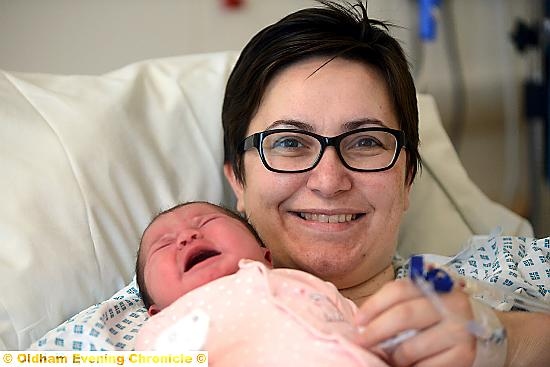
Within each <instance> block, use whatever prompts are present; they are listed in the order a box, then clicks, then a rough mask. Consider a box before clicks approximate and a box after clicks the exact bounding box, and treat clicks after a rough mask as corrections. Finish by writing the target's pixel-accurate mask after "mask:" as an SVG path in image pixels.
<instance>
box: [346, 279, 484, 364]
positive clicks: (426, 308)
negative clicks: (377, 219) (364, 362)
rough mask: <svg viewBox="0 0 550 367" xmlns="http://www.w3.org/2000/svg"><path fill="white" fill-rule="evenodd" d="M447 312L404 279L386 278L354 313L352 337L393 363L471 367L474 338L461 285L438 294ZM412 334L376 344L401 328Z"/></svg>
mask: <svg viewBox="0 0 550 367" xmlns="http://www.w3.org/2000/svg"><path fill="white" fill-rule="evenodd" d="M439 296H440V299H441V301H442V303H443V305H444V307H445V309H446V310H448V311H449V313H448V315H446V316H443V315H442V314H441V312H440V311H438V310H437V309H436V307H435V306H434V305H433V304H432V302H431V301H430V300H429V299H428V298H426V297H425V296H424V295H423V294H422V292H421V291H420V290H419V289H418V288H417V287H416V286H415V285H414V284H413V283H412V281H411V280H409V279H402V280H397V281H394V282H390V283H387V284H386V285H384V286H383V287H382V288H381V289H380V290H379V291H378V292H377V293H375V294H374V295H372V296H371V297H370V298H368V299H367V300H366V301H365V303H363V305H362V306H361V307H360V308H359V311H358V313H357V316H356V322H357V325H358V326H359V327H360V330H361V332H360V335H359V336H358V339H357V340H356V342H357V343H358V344H359V345H361V346H363V347H364V348H367V349H370V350H372V351H373V352H375V353H377V354H379V355H380V356H381V357H382V358H384V359H385V360H386V361H387V362H388V363H390V364H392V365H394V366H410V365H415V366H453V367H461V366H464V367H470V366H472V364H473V362H474V359H475V354H476V339H475V337H474V336H473V335H472V334H471V333H470V332H469V331H468V330H467V329H466V322H467V321H468V320H472V318H473V313H472V309H471V306H470V302H469V299H468V295H467V294H466V293H464V292H462V291H461V290H460V289H453V290H452V291H451V292H449V293H446V294H439ZM407 330H416V331H417V333H416V334H415V335H414V336H412V337H411V338H408V339H406V340H405V341H403V342H402V343H401V344H399V345H397V346H396V347H395V348H391V349H381V348H380V347H379V344H380V343H381V342H384V341H386V340H388V339H390V338H392V337H395V336H396V335H398V334H399V333H401V332H404V331H407Z"/></svg>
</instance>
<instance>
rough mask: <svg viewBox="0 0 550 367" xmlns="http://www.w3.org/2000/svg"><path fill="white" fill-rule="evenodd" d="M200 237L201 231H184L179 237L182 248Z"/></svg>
mask: <svg viewBox="0 0 550 367" xmlns="http://www.w3.org/2000/svg"><path fill="white" fill-rule="evenodd" d="M199 237H200V233H199V232H198V231H196V230H192V231H184V232H182V233H181V234H180V236H179V237H178V245H179V247H180V248H181V247H185V246H186V245H188V244H190V243H191V242H193V241H194V240H196V239H198V238H199Z"/></svg>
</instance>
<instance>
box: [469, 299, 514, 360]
mask: <svg viewBox="0 0 550 367" xmlns="http://www.w3.org/2000/svg"><path fill="white" fill-rule="evenodd" d="M470 305H471V306H472V311H473V313H474V320H475V323H476V324H477V325H481V326H482V328H483V329H484V332H483V333H481V334H478V333H476V338H477V344H476V358H475V360H474V364H473V365H472V367H503V366H504V364H505V363H506V353H507V345H508V343H507V337H506V329H504V327H503V326H502V323H501V322H500V320H499V318H498V317H497V315H496V314H495V311H494V310H493V309H492V308H491V307H489V306H488V305H486V304H484V303H481V302H479V301H477V300H475V299H473V298H471V297H470Z"/></svg>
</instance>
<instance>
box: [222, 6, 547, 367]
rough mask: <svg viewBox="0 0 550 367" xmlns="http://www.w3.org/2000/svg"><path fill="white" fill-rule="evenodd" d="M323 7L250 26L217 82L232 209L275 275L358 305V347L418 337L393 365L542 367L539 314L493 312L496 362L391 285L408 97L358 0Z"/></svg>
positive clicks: (410, 126)
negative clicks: (299, 278) (305, 278)
mask: <svg viewBox="0 0 550 367" xmlns="http://www.w3.org/2000/svg"><path fill="white" fill-rule="evenodd" d="M323 3H324V5H325V6H324V7H322V8H313V9H305V10H302V11H298V12H296V13H293V14H291V15H289V16H287V17H285V18H284V19H282V20H281V21H279V22H277V23H275V24H273V25H271V26H269V27H267V28H265V29H264V30H262V31H260V32H259V33H258V34H257V35H256V36H255V37H254V38H253V39H252V40H251V41H250V42H249V43H248V45H247V46H246V47H245V48H244V50H243V52H242V53H241V56H240V58H239V60H238V61H237V64H236V66H235V68H234V70H233V72H232V74H231V76H230V78H229V81H228V84H227V89H226V94H225V99H224V105H223V112H222V120H223V127H224V142H225V167H224V170H225V174H226V176H227V178H228V180H229V182H230V183H231V186H232V188H233V190H234V191H235V194H236V196H237V209H238V210H239V211H241V212H243V213H245V215H246V216H247V218H248V220H249V221H250V223H251V224H252V225H253V226H254V227H255V228H256V229H257V231H258V232H259V234H260V236H261V237H262V238H263V240H264V242H265V243H266V245H267V246H268V247H269V248H270V250H271V252H272V256H273V261H274V265H275V266H279V267H291V268H296V269H301V270H305V271H308V272H310V273H312V274H314V275H316V276H319V277H321V278H323V279H325V280H328V281H331V282H333V283H334V284H335V285H336V286H337V287H338V289H339V290H340V291H341V293H342V294H343V295H345V296H347V297H348V298H350V299H352V300H353V301H354V302H356V304H357V305H359V306H361V313H360V316H359V317H358V319H357V322H358V324H359V325H362V326H364V333H363V336H362V338H361V339H360V340H359V341H358V342H359V343H361V344H362V345H363V346H364V347H366V348H371V347H373V346H375V345H378V344H379V343H380V342H382V341H384V340H387V339H388V338H390V337H392V336H395V335H397V334H399V333H400V332H403V331H406V330H409V329H415V330H421V331H422V332H420V333H418V334H416V335H415V336H413V337H412V338H409V339H407V340H405V341H404V342H403V343H401V344H400V345H398V346H397V347H396V348H395V349H393V350H390V351H387V353H388V354H387V355H386V356H385V357H386V358H387V359H388V360H389V361H390V362H391V363H392V364H394V365H398V366H408V365H412V364H414V365H425V366H432V365H433V366H441V365H445V364H447V365H452V366H472V365H475V366H482V365H491V366H498V365H507V366H511V365H514V366H515V365H519V363H520V362H521V364H523V363H526V365H535V364H538V365H550V354H549V352H548V351H547V350H545V349H544V347H543V342H541V340H544V338H546V340H548V337H550V331H549V330H550V318H549V317H548V316H547V315H542V314H535V313H533V314H527V313H507V314H504V313H499V314H498V318H499V319H500V321H501V322H502V324H503V325H504V326H505V328H506V329H507V331H508V335H509V338H508V346H507V351H508V352H507V353H506V344H499V345H497V344H491V343H488V342H480V341H477V342H476V338H475V337H474V336H473V335H472V334H471V333H469V332H468V331H467V330H466V328H465V327H464V324H460V325H459V326H458V327H457V324H453V323H442V322H440V321H441V315H440V313H438V312H437V311H436V310H435V309H434V306H433V305H432V303H430V301H429V300H428V299H426V298H425V297H424V296H423V295H422V293H421V292H420V291H419V290H418V289H417V288H416V287H415V286H414V285H413V284H412V283H410V282H393V281H392V280H394V278H395V274H394V268H393V265H392V258H393V256H394V253H395V250H396V246H397V235H398V230H399V226H400V224H401V220H402V217H403V214H404V212H405V211H406V210H407V207H408V198H409V193H410V188H411V185H412V182H413V180H414V177H415V174H416V172H417V169H418V167H419V166H420V162H421V161H420V156H419V153H418V114H417V106H416V91H415V87H414V83H413V79H412V77H411V75H410V72H409V69H408V64H407V61H406V58H405V56H404V54H403V51H402V49H401V47H400V46H399V44H398V42H397V41H396V40H395V39H394V38H392V37H391V36H390V35H389V34H388V33H387V28H386V25H385V24H384V23H382V22H378V21H375V20H369V19H368V17H367V14H366V8H365V7H364V6H363V5H361V4H357V5H355V6H351V5H350V6H340V5H338V4H335V3H330V2H324V1H323ZM442 299H443V301H444V303H445V305H446V307H447V308H448V309H449V310H451V312H452V313H453V314H455V315H457V317H458V318H460V319H461V320H471V319H472V318H474V310H473V309H472V306H471V303H470V302H469V299H468V297H467V295H466V294H465V293H463V292H462V291H460V290H456V289H455V290H453V291H452V292H450V293H449V294H446V295H444V296H442ZM492 316H494V315H493V314H492V313H491V315H489V316H487V317H492ZM497 323H498V320H497ZM541 323H544V324H545V325H548V326H545V327H540V325H541ZM525 324H528V325H529V324H530V325H533V326H535V325H539V326H538V327H533V328H528V327H524V325H525ZM537 343H538V344H537ZM476 352H477V355H476ZM486 352H488V353H490V352H494V353H493V354H494V355H493V356H492V357H491V356H488V355H486V354H484V353H486ZM491 358H493V359H491Z"/></svg>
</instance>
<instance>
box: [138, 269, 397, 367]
mask: <svg viewBox="0 0 550 367" xmlns="http://www.w3.org/2000/svg"><path fill="white" fill-rule="evenodd" d="M239 267H240V270H239V271H238V272H237V273H235V274H232V275H230V276H226V277H223V278H220V279H217V280H215V281H213V282H211V283H209V284H207V285H205V286H203V287H200V288H197V289H195V290H193V291H191V292H189V293H188V294H186V295H185V296H183V297H181V298H180V299H178V300H177V301H176V302H174V303H173V304H172V305H170V306H169V307H167V308H165V309H164V310H162V311H161V312H160V313H158V314H156V315H154V316H153V317H151V318H150V319H149V320H148V321H147V322H146V323H145V324H144V326H143V327H142V329H141V330H140V332H139V333H138V337H137V340H136V350H164V351H166V349H167V348H168V349H171V350H172V351H173V352H182V351H183V350H185V349H190V346H191V347H192V348H193V349H202V350H207V351H208V362H209V366H216V367H223V366H232V367H233V366H319V367H323V366H327V367H328V366H330V367H334V366H369V367H377V366H387V365H386V364H385V363H384V362H383V361H382V360H380V359H379V358H378V357H377V356H375V355H374V354H372V353H370V352H369V351H366V350H364V349H362V348H361V347H359V346H357V345H355V344H353V343H352V342H351V341H350V340H351V339H352V337H353V335H354V333H355V332H356V330H355V328H354V326H353V323H352V319H353V315H354V312H355V311H356V307H355V305H354V304H353V303H352V302H351V301H349V300H348V299H346V298H344V297H342V296H341V295H340V293H339V292H338V290H337V289H336V287H334V286H333V285H332V284H331V283H328V282H324V281H322V280H320V279H318V278H316V277H314V276H312V275H310V274H308V273H305V272H301V271H298V270H292V269H268V268H266V267H265V266H264V265H263V264H261V263H259V262H255V261H247V260H242V261H241V262H240V264H239ZM189 315H195V316H193V317H194V319H193V320H189V317H190V316H189ZM197 315H198V316H197ZM201 315H203V316H201ZM185 318H187V319H185ZM194 322H195V323H194ZM205 327H206V329H204V328H205ZM200 339H202V340H200ZM197 342H198V343H197ZM180 348H181V349H180ZM177 349H180V350H177Z"/></svg>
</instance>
